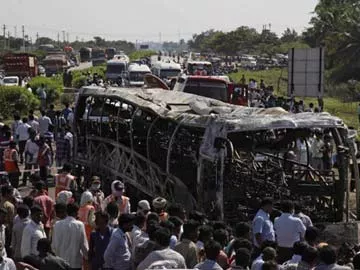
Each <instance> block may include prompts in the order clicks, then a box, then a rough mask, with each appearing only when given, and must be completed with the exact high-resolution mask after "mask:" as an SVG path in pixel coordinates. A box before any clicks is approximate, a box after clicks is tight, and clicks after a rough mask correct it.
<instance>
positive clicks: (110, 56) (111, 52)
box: [105, 48, 116, 60]
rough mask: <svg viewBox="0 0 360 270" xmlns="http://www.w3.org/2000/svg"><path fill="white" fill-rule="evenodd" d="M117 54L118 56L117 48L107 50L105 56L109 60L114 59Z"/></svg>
mask: <svg viewBox="0 0 360 270" xmlns="http://www.w3.org/2000/svg"><path fill="white" fill-rule="evenodd" d="M115 54H116V48H107V49H106V50H105V56H106V59H107V60H111V59H113V58H114V55H115Z"/></svg>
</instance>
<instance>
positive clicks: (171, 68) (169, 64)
mask: <svg viewBox="0 0 360 270" xmlns="http://www.w3.org/2000/svg"><path fill="white" fill-rule="evenodd" d="M151 71H152V73H153V74H154V75H155V76H158V77H159V78H160V79H162V80H163V81H165V82H166V83H169V82H168V81H169V79H171V78H173V77H177V76H179V74H180V73H181V66H180V64H177V63H175V62H173V61H158V62H156V63H155V64H154V65H153V66H152V67H151Z"/></svg>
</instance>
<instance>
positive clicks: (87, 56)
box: [79, 48, 92, 63]
mask: <svg viewBox="0 0 360 270" xmlns="http://www.w3.org/2000/svg"><path fill="white" fill-rule="evenodd" d="M91 52H92V49H91V48H81V49H80V50H79V53H80V62H82V63H83V62H89V61H91Z"/></svg>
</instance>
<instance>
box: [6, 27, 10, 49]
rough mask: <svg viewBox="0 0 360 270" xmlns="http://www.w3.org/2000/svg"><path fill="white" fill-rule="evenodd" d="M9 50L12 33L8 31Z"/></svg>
mask: <svg viewBox="0 0 360 270" xmlns="http://www.w3.org/2000/svg"><path fill="white" fill-rule="evenodd" d="M7 34H8V49H9V50H10V31H8V33H7Z"/></svg>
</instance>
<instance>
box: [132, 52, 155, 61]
mask: <svg viewBox="0 0 360 270" xmlns="http://www.w3.org/2000/svg"><path fill="white" fill-rule="evenodd" d="M155 54H156V52H155V51H151V50H146V51H136V52H133V53H131V54H130V55H129V58H130V61H134V60H137V59H141V58H145V57H150V56H152V55H155Z"/></svg>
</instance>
